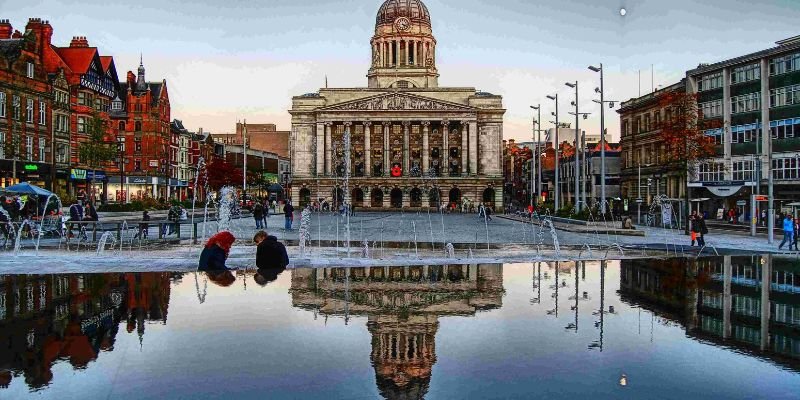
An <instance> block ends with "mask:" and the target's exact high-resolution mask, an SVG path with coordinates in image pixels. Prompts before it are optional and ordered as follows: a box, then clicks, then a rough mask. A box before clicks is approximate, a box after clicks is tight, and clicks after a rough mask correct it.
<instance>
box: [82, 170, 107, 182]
mask: <svg viewBox="0 0 800 400" xmlns="http://www.w3.org/2000/svg"><path fill="white" fill-rule="evenodd" d="M86 179H94V180H99V181H102V180H103V179H106V171H86Z"/></svg>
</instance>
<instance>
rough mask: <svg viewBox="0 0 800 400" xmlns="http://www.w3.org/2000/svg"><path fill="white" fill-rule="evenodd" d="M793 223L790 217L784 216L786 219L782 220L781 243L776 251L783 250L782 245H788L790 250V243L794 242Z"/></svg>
mask: <svg viewBox="0 0 800 400" xmlns="http://www.w3.org/2000/svg"><path fill="white" fill-rule="evenodd" d="M793 236H794V221H792V216H791V215H789V214H786V217H785V218H784V219H783V241H782V242H781V244H780V245H779V246H778V250H780V249H781V248H783V245H785V244H786V243H789V249H790V250H791V249H792V243H793V242H794V238H793Z"/></svg>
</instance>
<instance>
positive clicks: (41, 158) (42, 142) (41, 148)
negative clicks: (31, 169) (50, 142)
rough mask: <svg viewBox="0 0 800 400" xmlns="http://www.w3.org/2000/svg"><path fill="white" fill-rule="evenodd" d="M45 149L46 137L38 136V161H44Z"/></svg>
mask: <svg viewBox="0 0 800 400" xmlns="http://www.w3.org/2000/svg"><path fill="white" fill-rule="evenodd" d="M45 150H47V139H45V138H43V137H40V138H39V162H44V161H45V153H46V151H45Z"/></svg>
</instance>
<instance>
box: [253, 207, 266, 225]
mask: <svg viewBox="0 0 800 400" xmlns="http://www.w3.org/2000/svg"><path fill="white" fill-rule="evenodd" d="M253 219H254V220H256V229H264V226H263V224H264V206H262V205H261V203H260V202H256V203H255V204H254V205H253Z"/></svg>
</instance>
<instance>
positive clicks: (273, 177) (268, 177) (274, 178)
mask: <svg viewBox="0 0 800 400" xmlns="http://www.w3.org/2000/svg"><path fill="white" fill-rule="evenodd" d="M261 176H262V177H263V178H264V181H266V182H268V183H278V174H273V173H271V172H264V173H263V174H261Z"/></svg>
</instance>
